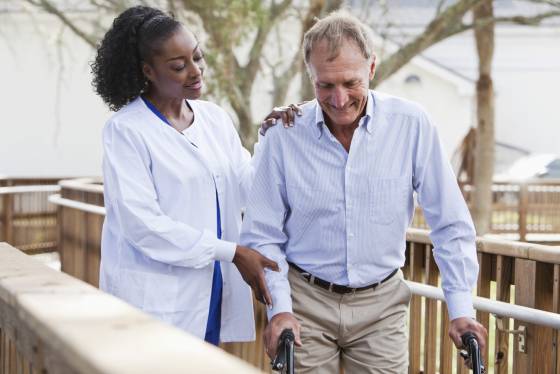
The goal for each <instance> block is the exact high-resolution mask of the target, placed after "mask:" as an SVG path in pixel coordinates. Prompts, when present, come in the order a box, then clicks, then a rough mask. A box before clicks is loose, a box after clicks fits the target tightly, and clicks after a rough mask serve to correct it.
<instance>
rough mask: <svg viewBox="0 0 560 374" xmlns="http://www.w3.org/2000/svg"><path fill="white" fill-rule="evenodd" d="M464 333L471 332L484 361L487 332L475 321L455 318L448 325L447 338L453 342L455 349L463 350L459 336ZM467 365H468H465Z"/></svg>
mask: <svg viewBox="0 0 560 374" xmlns="http://www.w3.org/2000/svg"><path fill="white" fill-rule="evenodd" d="M466 332H472V333H473V334H474V335H475V336H476V340H478V346H479V347H480V353H482V357H483V359H484V360H485V359H486V339H487V338H488V332H487V331H486V329H485V328H484V326H482V325H481V324H480V323H478V322H477V321H476V320H474V319H472V318H468V317H460V318H455V319H454V320H453V321H451V323H450V324H449V337H450V338H451V340H453V343H454V344H455V347H457V349H461V348H463V342H462V340H461V336H462V335H463V334H464V333H466ZM466 364H469V363H466Z"/></svg>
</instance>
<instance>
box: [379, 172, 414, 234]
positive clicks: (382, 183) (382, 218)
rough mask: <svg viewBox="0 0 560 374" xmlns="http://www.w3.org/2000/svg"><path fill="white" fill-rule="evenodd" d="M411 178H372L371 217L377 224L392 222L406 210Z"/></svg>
mask: <svg viewBox="0 0 560 374" xmlns="http://www.w3.org/2000/svg"><path fill="white" fill-rule="evenodd" d="M409 185H410V179H409V178H407V177H398V178H375V179H371V180H370V184H369V194H370V196H369V197H370V199H369V203H370V218H371V220H372V222H373V223H375V224H382V225H388V224H391V223H392V222H393V221H394V220H395V218H396V217H398V216H400V215H402V214H404V212H405V210H406V202H407V191H408V189H409Z"/></svg>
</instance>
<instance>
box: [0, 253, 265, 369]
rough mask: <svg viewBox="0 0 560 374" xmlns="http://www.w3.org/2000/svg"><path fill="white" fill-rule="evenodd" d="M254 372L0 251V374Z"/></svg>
mask: <svg viewBox="0 0 560 374" xmlns="http://www.w3.org/2000/svg"><path fill="white" fill-rule="evenodd" d="M258 372H259V371H258V370H256V369H255V368H253V367H251V366H250V365H248V364H246V363H244V362H243V361H241V360H239V359H237V358H235V357H233V356H231V355H228V354H226V353H224V352H223V351H221V350H219V349H216V348H215V347H213V346H211V345H209V344H206V343H204V342H202V341H200V340H199V339H197V338H195V337H193V336H191V335H189V334H187V333H185V332H183V331H180V330H178V329H175V328H173V327H171V326H168V325H166V324H164V323H162V322H159V321H157V320H155V319H154V318H152V317H150V316H148V315H146V314H144V313H142V312H141V311H139V310H137V309H135V308H133V307H131V306H129V305H128V304H126V303H124V302H123V301H120V300H118V299H117V298H115V297H112V296H110V295H108V294H105V293H103V292H100V291H99V290H97V289H95V288H94V287H92V286H90V285H88V284H86V283H84V282H82V281H80V280H77V279H75V278H73V277H70V276H68V275H66V274H64V273H60V272H57V271H54V270H52V269H50V268H48V267H46V266H44V265H42V264H41V263H39V262H37V261H35V260H33V259H31V258H30V257H29V256H27V255H25V254H23V253H22V252H21V251H19V250H17V249H15V248H13V247H11V246H9V245H7V244H6V243H0V373H1V374H46V373H77V374H81V373H83V374H86V373H87V374H97V373H99V374H109V373H115V374H116V373H119V374H120V373H131V374H142V373H146V374H154V373H170V374H172V373H239V374H245V373H258Z"/></svg>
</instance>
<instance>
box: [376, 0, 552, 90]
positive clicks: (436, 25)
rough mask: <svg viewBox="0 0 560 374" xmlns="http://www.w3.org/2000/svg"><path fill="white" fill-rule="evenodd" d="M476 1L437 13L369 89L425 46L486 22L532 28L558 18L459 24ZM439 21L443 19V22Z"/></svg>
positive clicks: (383, 65) (383, 67)
mask: <svg viewBox="0 0 560 374" xmlns="http://www.w3.org/2000/svg"><path fill="white" fill-rule="evenodd" d="M480 2H481V1H480V0H476V1H469V2H468V1H460V2H459V3H456V4H455V5H454V6H452V7H456V9H455V10H454V11H453V12H451V13H448V11H449V9H450V8H452V7H449V8H448V9H447V10H445V11H444V12H443V13H441V15H440V16H438V17H436V19H434V20H433V21H432V22H431V23H430V24H429V25H428V26H427V27H426V29H425V30H424V32H422V34H420V35H419V36H417V37H416V38H415V39H414V40H412V41H411V42H409V43H407V44H405V45H404V46H402V47H401V48H399V50H398V51H396V52H395V53H393V54H392V55H390V56H389V57H387V58H386V59H385V60H384V61H382V62H381V63H380V64H379V66H378V68H377V73H376V76H375V80H374V82H373V84H372V87H375V86H377V85H378V84H379V83H381V82H383V80H385V79H386V78H387V77H389V76H390V75H391V74H393V73H395V72H396V71H397V70H399V69H400V68H401V67H403V66H404V65H406V64H407V63H408V62H409V61H410V60H412V58H414V57H415V56H416V55H418V54H420V53H422V52H423V51H424V50H426V49H427V48H428V47H430V46H432V45H434V44H436V43H437V42H439V41H441V40H443V39H446V38H448V37H450V36H453V35H457V34H460V33H462V32H464V31H467V30H471V29H476V28H480V27H485V26H487V25H488V24H490V23H511V24H518V25H527V26H536V25H539V24H540V23H541V22H542V21H543V20H545V19H548V18H553V17H559V16H560V10H551V11H547V12H543V13H541V14H537V15H534V16H510V17H490V18H484V19H477V20H476V21H474V22H472V23H468V24H465V23H462V22H461V19H462V18H463V16H464V15H465V14H466V13H467V12H468V11H469V10H471V9H473V8H474V6H476V5H477V4H478V3H480ZM467 3H468V4H467ZM442 18H446V19H445V20H444V19H442Z"/></svg>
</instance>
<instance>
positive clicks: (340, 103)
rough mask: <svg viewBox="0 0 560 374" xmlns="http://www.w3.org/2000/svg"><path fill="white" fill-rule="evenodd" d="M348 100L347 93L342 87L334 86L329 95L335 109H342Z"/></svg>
mask: <svg viewBox="0 0 560 374" xmlns="http://www.w3.org/2000/svg"><path fill="white" fill-rule="evenodd" d="M347 102H348V93H347V92H346V90H345V89H344V88H343V87H336V88H335V89H334V92H333V95H332V96H331V105H332V106H333V107H335V108H336V109H342V108H344V106H345V105H346V103H347Z"/></svg>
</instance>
